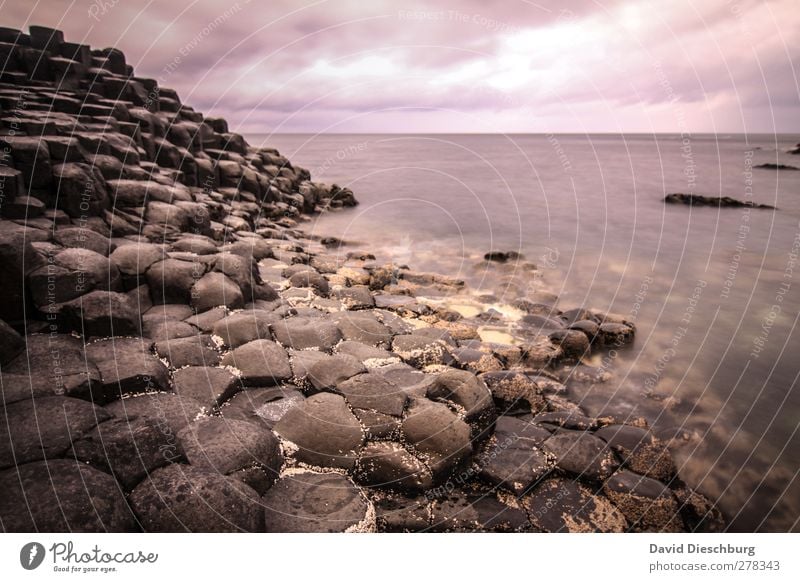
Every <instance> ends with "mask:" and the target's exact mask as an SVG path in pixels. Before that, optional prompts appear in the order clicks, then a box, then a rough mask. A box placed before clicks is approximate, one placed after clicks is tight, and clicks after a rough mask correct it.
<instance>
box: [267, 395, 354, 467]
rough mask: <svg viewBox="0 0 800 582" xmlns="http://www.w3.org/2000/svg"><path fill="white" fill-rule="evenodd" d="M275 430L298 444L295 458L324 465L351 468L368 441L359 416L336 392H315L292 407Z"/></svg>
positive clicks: (279, 434)
mask: <svg viewBox="0 0 800 582" xmlns="http://www.w3.org/2000/svg"><path fill="white" fill-rule="evenodd" d="M275 432H276V433H277V434H278V436H280V437H281V438H283V439H286V440H288V441H290V442H292V443H294V444H295V445H297V447H298V450H297V451H296V452H295V457H296V458H297V459H298V460H299V461H302V462H304V463H308V464H310V465H318V466H321V467H339V468H343V469H351V468H352V467H353V465H354V464H355V461H356V457H357V456H358V453H359V451H360V449H361V445H362V444H363V443H364V434H363V431H362V429H361V424H360V423H359V422H358V419H357V418H356V417H355V416H353V413H352V412H350V409H349V408H348V407H347V404H346V403H345V400H344V398H342V397H341V396H338V395H336V394H315V395H314V396H311V397H310V398H307V399H306V400H305V401H304V402H303V404H302V405H301V406H297V407H294V408H291V409H290V410H289V411H287V412H286V414H284V416H283V418H281V419H280V420H279V421H278V422H277V424H276V425H275Z"/></svg>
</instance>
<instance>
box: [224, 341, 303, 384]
mask: <svg viewBox="0 0 800 582" xmlns="http://www.w3.org/2000/svg"><path fill="white" fill-rule="evenodd" d="M222 364H223V365H224V366H232V367H234V368H237V369H238V370H239V371H240V372H241V379H242V382H243V383H244V384H245V385H246V386H271V385H274V384H278V383H280V382H283V381H286V380H289V379H290V378H291V377H292V369H291V367H290V366H289V356H288V355H287V354H286V350H284V349H283V348H282V347H281V346H279V345H278V344H276V343H275V342H273V341H269V340H255V341H252V342H249V343H246V344H244V345H243V346H240V347H238V348H236V349H235V350H233V351H231V352H229V353H227V354H226V355H225V357H223V358H222Z"/></svg>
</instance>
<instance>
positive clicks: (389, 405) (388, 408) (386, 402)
mask: <svg viewBox="0 0 800 582" xmlns="http://www.w3.org/2000/svg"><path fill="white" fill-rule="evenodd" d="M334 390H335V391H336V392H338V393H340V394H342V395H343V396H344V397H345V400H347V403H348V404H349V405H350V406H351V407H352V408H357V409H362V410H374V411H375V412H380V413H381V414H386V415H389V416H396V417H400V416H402V415H403V410H404V409H405V406H406V402H407V401H408V396H407V394H406V393H405V392H403V391H402V390H401V389H400V388H398V386H397V384H394V383H393V382H390V381H389V380H387V379H386V378H385V377H383V376H381V375H379V374H369V373H367V374H359V375H357V376H353V377H352V378H349V379H348V380H345V381H344V382H340V383H339V384H337V385H336V388H335V389H334Z"/></svg>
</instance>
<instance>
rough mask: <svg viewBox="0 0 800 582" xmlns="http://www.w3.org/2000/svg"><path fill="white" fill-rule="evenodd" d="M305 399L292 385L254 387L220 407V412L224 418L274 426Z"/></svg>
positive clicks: (268, 426)
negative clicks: (283, 386)
mask: <svg viewBox="0 0 800 582" xmlns="http://www.w3.org/2000/svg"><path fill="white" fill-rule="evenodd" d="M304 401H305V398H304V397H303V395H302V394H301V393H300V391H299V390H297V389H294V388H292V387H286V388H253V389H251V390H245V391H244V392H240V393H239V394H237V395H236V396H234V397H233V398H231V399H230V400H229V401H228V402H227V403H226V404H225V405H224V406H221V407H220V413H221V414H222V417H223V418H231V419H240V420H246V421H247V422H253V423H255V424H258V425H263V426H266V427H267V428H272V427H274V426H275V423H277V422H278V421H279V420H280V419H281V418H283V417H284V416H285V415H286V413H287V412H289V410H291V409H292V408H295V407H297V406H300V405H302V404H303V402H304Z"/></svg>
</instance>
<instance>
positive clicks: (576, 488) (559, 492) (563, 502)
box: [522, 477, 628, 533]
mask: <svg viewBox="0 0 800 582" xmlns="http://www.w3.org/2000/svg"><path fill="white" fill-rule="evenodd" d="M522 503H523V505H524V506H525V509H526V510H527V511H528V516H529V517H530V520H531V522H532V523H533V524H534V525H535V526H536V527H538V528H540V529H541V530H543V531H546V532H552V533H556V532H602V533H620V532H624V531H627V529H628V523H627V521H626V520H625V516H624V515H623V514H622V513H621V512H620V511H619V510H618V509H617V508H616V507H614V505H612V504H611V502H609V500H608V499H606V498H605V497H603V496H600V495H592V492H591V491H590V490H589V489H588V488H586V487H584V486H583V485H581V484H580V483H577V482H576V481H571V480H569V479H562V478H560V477H557V478H552V479H548V480H547V481H545V482H544V483H542V484H541V485H539V486H538V487H536V489H534V490H533V492H531V493H530V494H529V495H526V496H525V497H523V498H522Z"/></svg>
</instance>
